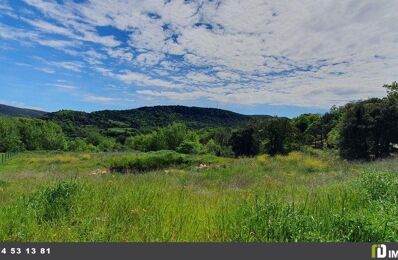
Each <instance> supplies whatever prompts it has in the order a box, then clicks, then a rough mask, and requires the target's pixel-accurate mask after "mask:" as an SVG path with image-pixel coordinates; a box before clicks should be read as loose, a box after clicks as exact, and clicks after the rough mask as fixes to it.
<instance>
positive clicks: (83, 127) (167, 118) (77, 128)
mask: <svg viewBox="0 0 398 260" xmlns="http://www.w3.org/2000/svg"><path fill="white" fill-rule="evenodd" d="M262 117H263V118H264V117H267V116H262ZM42 118H43V119H44V120H49V121H54V122H56V123H58V124H59V125H61V127H62V128H63V130H64V132H65V134H66V135H67V136H68V137H72V138H74V137H81V138H86V137H87V130H88V129H94V130H95V131H97V132H99V133H101V134H102V135H105V136H110V137H114V138H117V139H118V140H122V142H124V141H125V140H126V138H128V137H131V136H135V135H138V134H146V133H150V132H152V131H154V130H156V129H158V128H162V127H166V126H168V125H170V124H173V123H183V124H185V125H186V126H187V127H188V128H189V129H201V128H206V127H225V126H228V127H240V126H244V125H245V124H246V123H247V122H248V121H249V120H251V119H252V117H251V116H246V115H241V114H238V113H234V112H230V111H226V110H221V109H214V108H199V107H185V106H155V107H142V108H138V109H131V110H120V111H110V110H105V111H98V112H93V113H84V112H78V111H69V110H63V111H59V112H56V113H49V114H46V115H44V116H43V117H42Z"/></svg>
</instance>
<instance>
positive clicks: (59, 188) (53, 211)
mask: <svg viewBox="0 0 398 260" xmlns="http://www.w3.org/2000/svg"><path fill="white" fill-rule="evenodd" d="M78 189H79V184H78V183H77V182H75V181H68V182H60V183H58V184H56V185H54V186H50V187H47V188H45V189H43V190H41V191H39V192H37V193H35V194H33V195H32V196H31V197H30V198H29V199H28V200H27V202H26V204H27V205H26V206H27V208H28V209H30V210H32V211H33V212H34V214H35V215H36V217H37V219H38V221H53V220H57V219H60V218H62V217H65V216H66V215H67V214H68V212H69V211H70V209H71V208H72V204H73V197H74V196H75V194H76V192H77V191H78Z"/></svg>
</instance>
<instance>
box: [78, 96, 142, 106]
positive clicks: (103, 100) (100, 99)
mask: <svg viewBox="0 0 398 260" xmlns="http://www.w3.org/2000/svg"><path fill="white" fill-rule="evenodd" d="M84 101H86V102H91V103H97V104H109V103H120V102H122V103H130V102H134V100H133V99H129V98H113V97H103V96H95V95H86V96H84Z"/></svg>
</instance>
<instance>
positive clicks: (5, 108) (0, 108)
mask: <svg viewBox="0 0 398 260" xmlns="http://www.w3.org/2000/svg"><path fill="white" fill-rule="evenodd" d="M45 114H47V112H44V111H40V110H36V109H29V108H19V107H14V106H9V105H3V104H0V115H1V116H11V117H32V118H37V117H41V116H43V115H45Z"/></svg>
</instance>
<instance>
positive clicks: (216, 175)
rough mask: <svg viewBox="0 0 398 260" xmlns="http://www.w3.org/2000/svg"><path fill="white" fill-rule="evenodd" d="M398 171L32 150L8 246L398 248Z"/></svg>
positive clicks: (292, 160)
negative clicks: (331, 244) (319, 244)
mask: <svg viewBox="0 0 398 260" xmlns="http://www.w3.org/2000/svg"><path fill="white" fill-rule="evenodd" d="M397 165H398V160H397V159H388V160H384V161H377V162H372V163H365V162H355V163H349V162H345V161H342V160H339V159H338V158H337V157H335V156H334V155H333V154H332V153H326V152H321V153H319V152H318V151H312V150H311V151H304V152H296V153H291V154H290V155H288V156H276V157H269V156H265V155H261V156H258V157H256V158H238V159H227V158H218V157H214V156H194V155H192V156H191V155H180V154H177V153H174V152H169V151H161V152H155V153H141V154H131V153H103V154H81V153H24V154H19V155H18V156H17V157H15V158H14V159H13V160H11V161H8V162H7V163H6V164H4V165H2V166H0V241H3V242H4V241H50V242H51V241H57V242H60V241H61V242H62V241H72V242H75V241H144V242H155V241H156V242H159V241H169V242H171V241H177V242H187V241H190V242H191V241H198V242H206V241H215V242H218V241H234V242H239V241H242V242H259V241H262V242H274V241H279V242H295V241H353V242H378V241H383V242H390V241H391V242H393V241H394V242H396V241H398V221H397V219H398V218H397V217H398V207H397V199H398V176H397ZM136 173H140V174H136Z"/></svg>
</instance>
